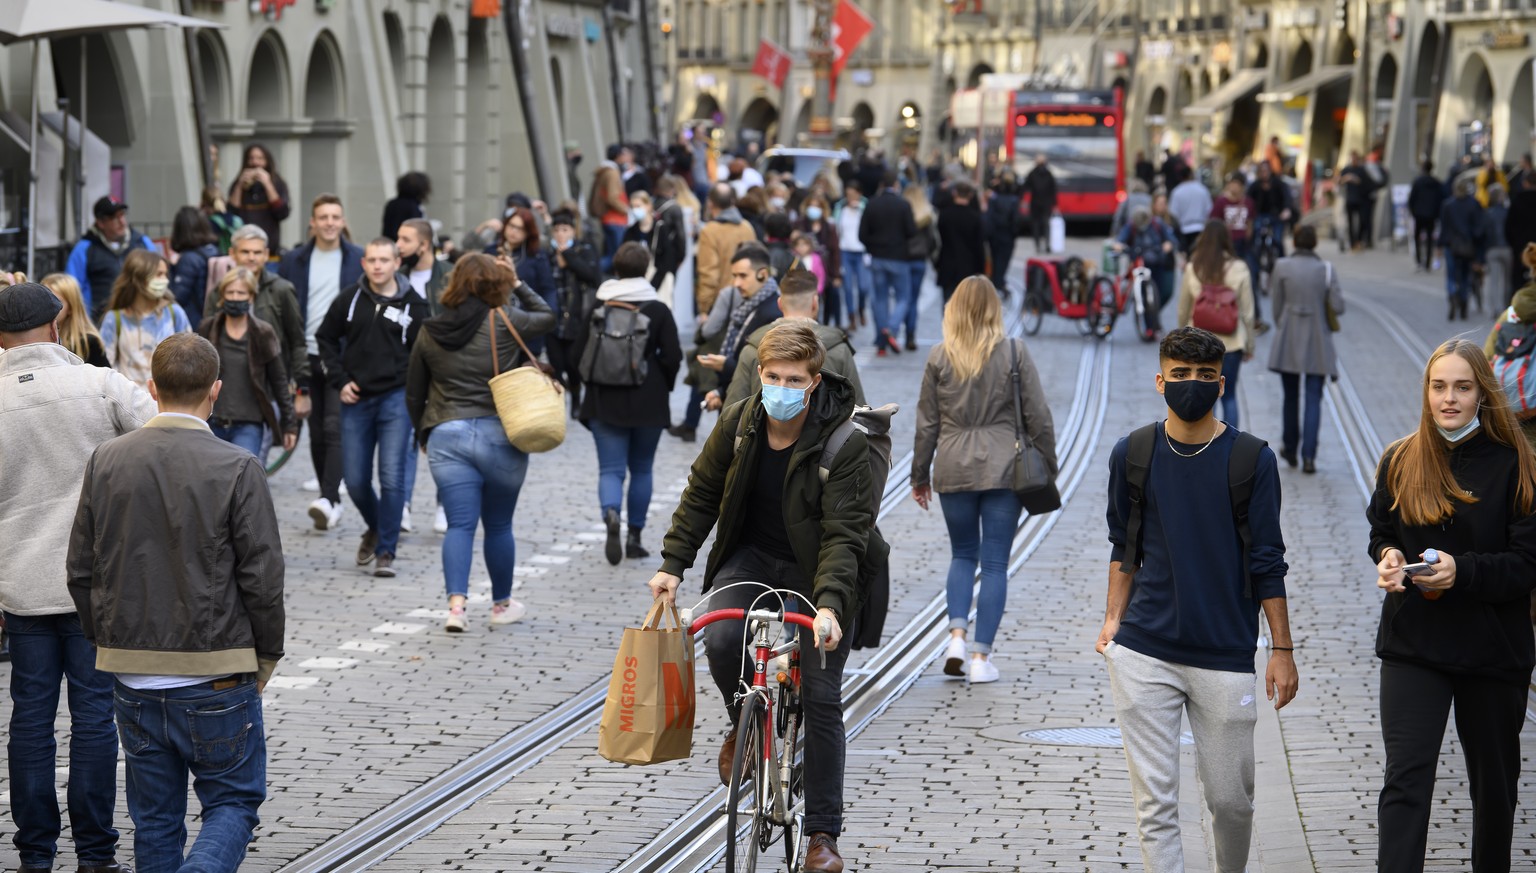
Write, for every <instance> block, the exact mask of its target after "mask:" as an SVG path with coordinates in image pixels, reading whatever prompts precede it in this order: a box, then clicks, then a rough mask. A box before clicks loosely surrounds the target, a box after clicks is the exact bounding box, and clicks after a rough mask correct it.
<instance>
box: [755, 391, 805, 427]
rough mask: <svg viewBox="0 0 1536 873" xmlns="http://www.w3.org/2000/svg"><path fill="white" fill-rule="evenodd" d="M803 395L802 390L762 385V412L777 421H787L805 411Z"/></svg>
mask: <svg viewBox="0 0 1536 873" xmlns="http://www.w3.org/2000/svg"><path fill="white" fill-rule="evenodd" d="M805 395H806V389H804V388H786V387H785V386H783V385H764V386H763V411H764V412H767V413H768V415H769V417H771V418H773V419H775V420H777V421H789V420H790V419H792V418H794V417H795V416H797V415H799V414H800V413H802V412H804V411H805Z"/></svg>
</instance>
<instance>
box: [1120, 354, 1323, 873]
mask: <svg viewBox="0 0 1536 873" xmlns="http://www.w3.org/2000/svg"><path fill="white" fill-rule="evenodd" d="M1225 353H1226V348H1225V346H1224V345H1223V344H1222V341H1221V339H1220V338H1218V337H1217V336H1216V335H1215V334H1212V333H1210V332H1208V331H1204V330H1201V329H1199V328H1195V327H1181V328H1178V329H1176V330H1172V331H1169V332H1168V335H1167V336H1165V337H1164V338H1163V341H1162V344H1161V346H1160V347H1159V363H1160V372H1159V373H1158V375H1157V378H1156V386H1157V390H1158V393H1160V394H1162V395H1163V398H1164V400H1165V401H1166V402H1167V405H1168V412H1169V414H1168V417H1167V420H1166V422H1159V423H1155V424H1151V425H1147V426H1146V427H1142V428H1139V429H1138V430H1136V431H1133V432H1132V433H1131V434H1130V435H1129V436H1128V437H1126V438H1124V439H1122V440H1120V442H1119V443H1118V444H1117V445H1116V446H1115V449H1114V452H1113V453H1112V454H1111V455H1110V478H1109V511H1108V520H1109V541H1110V543H1111V544H1112V545H1113V547H1112V549H1111V550H1110V562H1109V596H1108V601H1107V604H1106V607H1105V610H1104V627H1103V629H1102V630H1101V631H1100V632H1099V638H1098V642H1097V645H1096V646H1095V648H1096V649H1097V651H1098V652H1099V653H1100V654H1102V655H1103V656H1104V660H1105V662H1106V663H1107V665H1108V668H1109V681H1110V688H1111V691H1112V693H1113V695H1114V700H1115V711H1116V714H1117V717H1118V719H1119V723H1120V731H1121V735H1122V738H1123V740H1124V744H1125V759H1126V765H1127V766H1128V767H1129V769H1130V776H1131V792H1132V795H1133V796H1134V798H1135V802H1136V823H1137V830H1138V832H1139V834H1140V838H1141V857H1142V863H1143V865H1144V866H1145V867H1146V869H1147V871H1148V873H1170V871H1180V870H1183V869H1184V854H1183V843H1182V841H1181V839H1180V835H1179V729H1180V721H1181V719H1182V718H1183V716H1184V713H1185V711H1186V710H1187V711H1188V715H1189V721H1190V726H1191V728H1192V729H1193V732H1194V737H1195V754H1196V756H1197V759H1198V761H1199V768H1200V771H1199V772H1200V782H1201V785H1202V787H1203V788H1204V790H1205V801H1206V804H1207V805H1208V806H1209V807H1210V810H1211V818H1212V836H1213V841H1214V843H1215V849H1216V859H1215V860H1216V865H1215V868H1214V869H1216V870H1217V871H1219V873H1238V871H1241V870H1243V869H1244V865H1245V864H1246V863H1247V861H1248V851H1249V844H1250V842H1251V839H1252V836H1253V768H1254V764H1253V728H1254V724H1255V722H1256V721H1257V720H1258V709H1257V705H1256V702H1255V700H1254V665H1253V657H1254V650H1255V644H1254V640H1255V639H1257V637H1258V613H1259V610H1260V609H1262V610H1263V611H1264V615H1265V618H1266V619H1267V620H1268V622H1269V633H1270V638H1271V640H1272V645H1271V654H1270V657H1269V664H1268V666H1267V668H1266V669H1265V673H1264V686H1265V691H1266V696H1267V697H1268V698H1269V699H1270V700H1273V701H1274V702H1275V708H1276V709H1279V708H1280V707H1282V706H1285V705H1286V704H1287V703H1290V701H1291V699H1292V698H1293V697H1295V696H1296V687H1297V676H1296V663H1295V661H1294V659H1293V657H1292V647H1291V632H1290V625H1289V621H1288V618H1287V614H1286V602H1285V572H1286V564H1285V542H1284V540H1283V539H1282V537H1281V533H1280V480H1279V472H1278V469H1277V466H1276V463H1275V455H1274V453H1273V452H1272V451H1270V450H1269V448H1268V447H1267V446H1266V445H1265V444H1264V443H1263V442H1262V441H1261V440H1259V439H1258V438H1256V437H1254V436H1252V435H1250V434H1246V433H1242V432H1241V431H1238V430H1237V429H1235V428H1232V427H1228V426H1227V425H1225V424H1223V423H1222V422H1220V421H1218V420H1217V418H1216V415H1215V408H1216V400H1217V398H1218V397H1220V395H1221V392H1222V389H1223V386H1224V379H1223V377H1222V375H1221V366H1222V357H1223V355H1224V354H1225Z"/></svg>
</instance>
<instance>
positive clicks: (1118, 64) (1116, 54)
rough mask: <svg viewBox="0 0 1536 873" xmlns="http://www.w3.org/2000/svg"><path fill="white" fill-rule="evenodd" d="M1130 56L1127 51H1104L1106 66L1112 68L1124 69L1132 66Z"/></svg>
mask: <svg viewBox="0 0 1536 873" xmlns="http://www.w3.org/2000/svg"><path fill="white" fill-rule="evenodd" d="M1130 62H1131V61H1130V57H1129V56H1128V55H1126V53H1125V52H1122V51H1115V50H1110V51H1106V52H1104V66H1105V67H1106V68H1107V69H1111V70H1123V69H1125V68H1126V67H1128V66H1130Z"/></svg>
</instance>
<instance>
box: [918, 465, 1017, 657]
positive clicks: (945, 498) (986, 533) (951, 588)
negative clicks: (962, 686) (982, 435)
mask: <svg viewBox="0 0 1536 873" xmlns="http://www.w3.org/2000/svg"><path fill="white" fill-rule="evenodd" d="M939 506H940V507H941V508H942V509H943V510H944V524H945V526H946V527H948V528H949V554H950V557H949V580H948V582H947V583H946V584H945V589H946V591H947V593H948V599H949V627H950V629H951V630H955V629H959V630H965V628H966V625H967V624H969V617H970V614H971V586H972V585H973V584H975V582H976V567H977V565H978V564H979V565H980V567H981V593H980V595H979V596H978V597H977V598H976V636H975V637H974V638H973V639H972V640H971V651H973V652H982V653H987V654H990V653H991V651H992V641H993V640H995V639H997V628H998V625H1000V624H1002V623H1003V606H1004V604H1006V603H1007V601H1008V553H1009V552H1010V551H1011V550H1012V549H1013V534H1014V532H1015V531H1016V530H1017V529H1018V526H1019V512H1020V511H1022V510H1023V507H1022V506H1020V505H1019V498H1017V497H1015V496H1014V494H1013V492H1012V491H1009V490H1008V489H1007V488H994V489H992V490H990V491H956V492H953V493H949V494H940V495H939Z"/></svg>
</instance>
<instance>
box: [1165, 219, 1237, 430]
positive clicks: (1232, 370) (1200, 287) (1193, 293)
mask: <svg viewBox="0 0 1536 873" xmlns="http://www.w3.org/2000/svg"><path fill="white" fill-rule="evenodd" d="M1229 292H1230V293H1232V294H1233V295H1234V298H1235V301H1236V305H1237V313H1236V314H1237V318H1236V327H1234V328H1233V330H1232V331H1231V332H1229V333H1222V332H1220V331H1217V330H1212V329H1211V327H1210V326H1208V325H1207V324H1197V323H1196V322H1195V314H1196V310H1197V309H1200V308H1201V307H1200V305H1199V304H1200V298H1201V297H1203V296H1205V295H1213V297H1214V296H1215V295H1221V296H1225V295H1226V294H1228V293H1229ZM1253 311H1254V310H1253V278H1252V274H1251V273H1249V272H1248V265H1247V264H1245V263H1243V262H1242V260H1240V259H1239V258H1238V257H1237V251H1236V250H1235V249H1234V248H1233V247H1232V234H1231V233H1229V232H1228V231H1227V225H1226V222H1224V221H1222V220H1220V219H1217V218H1213V219H1211V220H1210V221H1207V222H1206V223H1205V230H1203V231H1201V233H1200V236H1199V237H1198V238H1197V239H1196V240H1195V246H1194V248H1193V249H1191V250H1190V253H1189V265H1188V266H1187V267H1186V268H1185V270H1184V282H1183V285H1182V286H1181V287H1180V290H1179V326H1180V327H1188V326H1190V325H1194V326H1195V327H1199V328H1204V329H1206V330H1210V331H1211V333H1214V334H1216V335H1217V336H1218V337H1221V342H1222V344H1223V345H1225V346H1226V348H1227V354H1226V356H1225V357H1224V358H1222V361H1221V375H1222V377H1223V378H1224V379H1226V387H1225V388H1224V389H1223V390H1222V394H1221V412H1222V420H1223V421H1225V422H1226V423H1227V424H1228V425H1230V426H1232V427H1238V426H1239V425H1238V421H1237V374H1238V370H1240V369H1241V368H1242V366H1243V362H1244V361H1247V360H1251V359H1252V358H1253V339H1254V323H1253Z"/></svg>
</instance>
